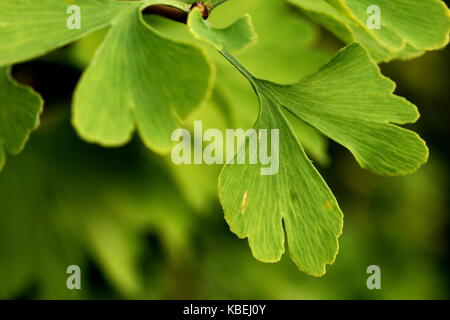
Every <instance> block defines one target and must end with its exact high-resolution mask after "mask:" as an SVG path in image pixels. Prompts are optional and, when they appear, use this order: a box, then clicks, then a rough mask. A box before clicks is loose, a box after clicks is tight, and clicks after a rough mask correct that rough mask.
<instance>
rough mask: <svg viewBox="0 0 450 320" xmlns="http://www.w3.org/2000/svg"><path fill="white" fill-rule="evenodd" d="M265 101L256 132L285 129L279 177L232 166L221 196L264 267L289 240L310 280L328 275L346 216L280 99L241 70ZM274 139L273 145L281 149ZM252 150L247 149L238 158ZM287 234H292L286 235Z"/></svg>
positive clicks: (237, 229)
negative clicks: (290, 122) (292, 126)
mask: <svg viewBox="0 0 450 320" xmlns="http://www.w3.org/2000/svg"><path fill="white" fill-rule="evenodd" d="M223 54H224V55H225V56H227V57H228V59H230V61H233V64H234V65H236V66H238V67H239V68H240V70H241V71H242V72H243V73H244V74H246V76H247V78H248V79H249V80H250V82H251V83H252V84H253V87H254V89H255V92H256V93H257V95H258V98H259V101H260V113H259V117H258V120H257V121H256V123H255V125H254V127H253V129H255V130H256V132H258V130H260V129H267V130H273V129H275V130H279V155H275V154H272V155H271V156H272V157H277V158H278V160H276V161H278V162H279V172H278V173H276V174H274V175H267V176H264V175H261V173H260V172H261V168H262V167H263V166H262V165H261V164H257V165H235V164H226V165H225V166H224V168H223V170H222V173H221V175H220V177H219V196H220V199H221V203H222V206H223V208H224V211H225V218H226V220H227V222H228V223H229V225H230V228H231V230H232V231H233V232H234V233H236V234H237V235H238V236H239V237H241V238H245V237H246V238H248V240H249V244H250V247H251V249H252V252H253V255H254V256H255V257H256V258H257V259H259V260H261V261H264V262H275V261H278V260H280V258H281V256H282V254H283V252H284V242H285V237H286V238H287V242H288V246H289V252H290V255H291V258H292V260H293V261H294V262H295V263H296V264H297V266H298V268H299V269H300V270H302V271H304V272H306V273H308V274H310V275H314V276H321V275H323V274H325V265H326V264H332V263H333V262H334V259H335V257H336V254H337V251H338V241H337V238H338V237H339V236H340V234H341V233H342V225H343V222H342V220H343V216H342V212H341V210H340V209H339V206H338V204H337V202H336V199H335V198H334V196H333V194H332V193H331V191H330V189H329V188H328V186H327V185H326V183H325V181H324V180H323V179H322V177H321V176H320V174H319V173H318V172H317V170H316V169H315V168H314V166H313V165H312V163H311V161H310V160H309V159H308V157H307V156H306V154H305V152H304V150H303V147H302V145H301V144H300V142H299V141H298V140H297V138H296V136H295V134H294V132H293V130H292V128H291V126H290V124H289V123H288V121H287V119H286V117H285V116H284V115H283V113H282V105H281V104H280V102H279V101H278V99H277V97H276V95H274V93H273V92H272V91H270V90H266V89H265V84H264V82H263V81H262V80H259V79H257V78H255V77H253V76H251V75H250V74H248V72H247V71H246V70H245V69H243V67H241V66H239V64H238V62H237V61H236V60H235V59H234V58H233V57H231V56H230V55H228V54H227V53H226V52H223ZM276 143H277V141H273V140H270V141H269V142H268V145H271V144H276ZM243 152H244V153H245V156H246V158H248V157H249V156H250V155H249V154H248V152H249V148H245V146H244V147H242V148H241V149H240V150H239V151H238V153H237V155H236V157H239V156H241V155H242V153H243ZM285 232H286V235H285Z"/></svg>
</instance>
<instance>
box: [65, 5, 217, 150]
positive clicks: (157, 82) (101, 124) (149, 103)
mask: <svg viewBox="0 0 450 320" xmlns="http://www.w3.org/2000/svg"><path fill="white" fill-rule="evenodd" d="M210 85H211V67H210V64H209V62H208V60H207V59H206V56H205V55H204V54H203V53H202V51H201V50H199V49H197V48H195V47H193V46H191V45H186V44H182V43H178V42H174V41H172V40H169V39H167V38H164V37H163V36H161V35H159V34H158V33H156V32H155V31H154V30H153V29H151V28H150V27H149V26H148V25H146V24H145V23H144V21H143V20H142V16H141V14H140V13H139V12H138V11H137V10H135V9H130V10H128V12H126V13H123V14H122V15H121V16H120V17H119V18H117V19H116V20H115V22H114V25H113V27H112V28H111V30H110V31H109V32H108V34H107V36H106V38H105V40H104V41H103V43H102V44H101V46H100V48H99V49H98V51H97V53H96V55H95V57H94V59H93V61H92V63H91V65H90V66H89V67H88V68H87V70H86V72H85V73H84V74H83V76H82V79H81V80H80V83H79V84H78V87H77V89H76V92H75V97H74V103H73V123H74V126H75V127H76V129H77V130H78V133H79V134H80V135H81V136H82V137H83V138H84V139H86V140H88V141H93V142H98V143H100V144H102V145H106V146H117V145H121V144H124V143H126V142H127V141H128V140H129V139H130V138H131V135H132V133H133V131H134V129H135V127H137V129H138V131H139V133H140V135H141V136H142V138H143V140H144V142H145V144H146V145H147V146H148V147H149V148H151V149H153V150H155V151H157V152H166V151H168V150H169V149H170V147H171V145H172V141H171V139H170V137H171V133H172V132H173V130H175V129H176V128H177V127H178V119H179V118H185V117H186V116H187V115H189V113H190V112H191V111H192V110H193V109H195V107H196V106H198V105H199V104H200V103H201V102H202V100H203V99H204V98H205V97H206V95H207V94H208V91H209V89H208V88H209V87H210Z"/></svg>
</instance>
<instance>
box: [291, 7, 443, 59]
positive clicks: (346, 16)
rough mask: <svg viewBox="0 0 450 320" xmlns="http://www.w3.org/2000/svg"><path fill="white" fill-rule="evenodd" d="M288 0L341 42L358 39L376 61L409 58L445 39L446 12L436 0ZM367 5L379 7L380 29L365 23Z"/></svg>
mask: <svg viewBox="0 0 450 320" xmlns="http://www.w3.org/2000/svg"><path fill="white" fill-rule="evenodd" d="M288 1H289V2H290V3H292V4H294V5H296V6H298V7H300V8H301V9H303V10H304V11H305V13H307V14H308V15H309V16H310V17H311V18H312V19H313V20H315V21H316V22H317V23H319V24H321V25H323V26H324V27H326V28H327V29H328V30H330V31H331V32H333V33H334V34H335V35H336V36H338V37H339V38H341V39H342V40H343V41H344V42H346V43H349V42H353V41H357V42H360V43H361V44H362V45H363V46H364V47H365V48H366V49H368V50H369V52H370V54H371V55H372V57H373V58H374V59H375V60H376V61H378V62H381V61H385V62H386V61H390V60H392V59H410V58H413V57H416V56H418V55H420V54H421V53H423V52H424V51H428V50H436V49H439V48H442V47H444V46H445V45H446V44H447V43H448V41H449V31H450V14H449V10H448V8H447V7H446V5H445V4H444V2H442V1H440V0H377V1H372V0H301V1H300V0H288ZM371 5H377V6H379V8H380V10H381V16H380V17H381V20H380V21H381V28H380V29H370V28H368V26H367V23H366V22H367V19H368V18H369V17H370V14H368V13H367V9H368V8H369V6H371ZM430 26H433V27H432V28H430Z"/></svg>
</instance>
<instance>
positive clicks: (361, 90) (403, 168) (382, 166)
mask: <svg viewBox="0 0 450 320" xmlns="http://www.w3.org/2000/svg"><path fill="white" fill-rule="evenodd" d="M265 87H266V89H267V90H271V91H274V92H276V95H277V97H278V99H279V101H280V103H281V104H282V105H283V106H284V107H285V108H287V109H288V110H290V111H291V112H293V113H294V114H295V115H297V116H298V117H299V118H301V119H303V120H304V121H305V122H307V123H308V124H310V125H312V126H314V127H316V128H317V129H319V130H320V131H321V132H322V133H323V134H325V135H326V136H328V137H329V138H331V139H333V140H335V141H336V142H338V143H340V144H342V145H343V146H345V147H347V148H348V149H349V150H350V151H351V152H352V153H353V155H354V156H355V158H356V160H357V161H358V163H359V164H360V165H361V166H362V167H363V168H366V169H370V170H371V171H373V172H375V173H380V174H385V175H402V174H409V173H412V172H414V171H416V169H417V168H418V167H420V166H421V165H422V164H423V163H425V162H426V161H427V158H428V149H427V147H426V145H425V143H424V141H423V140H422V139H420V137H419V136H418V135H417V134H416V133H414V132H412V131H409V130H406V129H403V128H400V127H398V126H396V125H394V124H405V123H412V122H415V121H416V120H417V118H418V117H419V113H418V112H417V109H416V107H415V106H414V105H413V104H411V103H410V102H408V101H407V100H405V99H404V98H401V97H398V96H396V95H394V94H393V92H394V89H395V84H394V83H393V82H392V81H391V80H389V79H387V78H385V77H383V76H382V75H381V73H380V71H379V68H378V67H377V65H376V64H375V63H374V62H373V61H372V60H371V59H370V58H369V56H368V55H367V53H366V51H365V50H364V49H363V48H362V47H361V46H360V45H358V44H351V45H349V46H347V47H346V48H345V49H343V50H341V51H340V52H339V53H337V54H336V56H335V57H334V58H333V59H332V60H331V61H330V62H329V63H328V64H326V65H324V66H323V67H322V68H321V69H320V70H319V71H318V72H317V73H315V74H313V75H310V76H308V77H305V78H303V79H302V80H301V81H300V82H299V83H298V84H294V85H288V86H281V85H274V84H273V83H269V82H267V83H266V86H265Z"/></svg>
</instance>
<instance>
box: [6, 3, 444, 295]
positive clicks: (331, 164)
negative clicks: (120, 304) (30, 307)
mask: <svg viewBox="0 0 450 320" xmlns="http://www.w3.org/2000/svg"><path fill="white" fill-rule="evenodd" d="M267 3H270V5H268V4H267ZM271 6H272V7H271ZM247 12H248V13H250V14H251V15H252V17H253V20H254V24H255V27H256V31H257V33H258V35H259V42H258V44H257V45H255V46H254V47H252V48H250V49H248V50H247V51H246V52H243V53H242V54H240V59H241V60H242V61H243V63H244V64H245V65H246V66H248V67H249V69H250V70H252V71H253V72H254V73H255V74H256V75H258V76H260V77H264V78H268V79H271V80H274V81H278V82H284V83H288V82H293V81H295V80H298V79H299V78H300V77H301V76H303V75H305V74H307V73H310V72H313V71H314V70H316V69H317V68H318V67H320V66H321V65H322V64H323V63H324V62H326V61H327V60H328V59H329V58H331V57H332V55H333V54H334V53H335V52H336V51H337V50H338V49H339V48H340V47H342V46H343V44H342V43H340V42H339V41H338V40H337V39H336V38H334V37H333V36H332V35H331V34H329V33H328V32H327V31H325V30H323V29H320V28H319V27H317V26H316V25H314V24H313V23H311V22H310V21H309V20H308V19H307V18H305V17H303V16H302V15H301V13H300V12H298V11H297V10H296V9H294V8H291V7H289V6H287V5H284V4H283V3H282V2H280V1H272V0H264V1H259V0H252V1H249V0H246V1H245V3H244V2H242V1H241V2H239V5H233V1H231V2H228V3H226V4H225V5H223V6H221V7H219V8H217V9H216V10H215V11H214V12H213V15H212V17H211V19H212V20H213V21H214V22H215V23H216V24H217V25H219V26H225V25H227V24H228V23H230V22H231V21H233V20H234V19H236V18H237V17H239V16H241V15H242V14H243V13H247ZM145 18H146V20H148V22H149V23H151V24H152V26H154V27H155V28H157V29H158V30H159V31H160V32H162V33H165V34H167V35H168V36H170V37H174V38H178V39H183V40H184V41H195V40H193V39H192V37H191V36H190V35H189V33H188V32H187V30H186V27H185V26H184V25H182V24H179V23H175V22H172V21H168V20H165V19H164V18H160V17H154V16H146V17H145ZM105 33H106V30H102V31H99V32H96V33H94V34H91V35H90V36H89V37H87V38H84V39H83V40H81V41H79V42H77V43H75V44H73V45H70V46H67V47H64V48H62V49H60V50H58V51H56V52H53V53H51V54H49V55H47V56H44V57H42V58H39V59H37V60H34V61H31V62H28V63H25V64H21V65H17V66H15V67H14V70H13V71H14V72H13V74H14V76H15V78H16V79H18V80H19V81H21V82H22V83H25V84H29V85H32V86H33V87H34V88H35V89H36V90H37V91H38V92H39V93H41V94H42V96H43V98H44V100H45V101H46V105H45V111H44V114H43V116H42V119H41V121H42V123H41V126H40V128H39V129H38V130H37V131H35V132H34V133H33V134H32V136H31V139H30V141H29V144H28V145H27V147H26V149H25V150H24V152H22V153H21V154H20V155H18V156H15V157H11V158H10V159H9V160H8V163H7V164H6V167H5V168H4V170H3V171H2V172H1V173H0V298H1V299H8V298H21V299H29V298H31V299H36V298H42V299H100V298H104V299H113V298H126V299H448V298H449V291H450V289H449V274H448V265H449V259H448V243H447V240H448V227H449V220H448V201H449V195H448V172H447V170H448V156H449V149H448V144H447V142H448V141H449V135H448V133H449V132H448V124H447V121H448V119H449V109H448V101H449V98H450V97H449V95H450V90H449V83H450V79H449V77H450V74H449V72H448V70H450V59H449V58H450V52H449V50H448V49H447V50H441V51H437V52H432V53H428V54H426V55H424V56H422V57H419V58H417V59H415V60H412V61H408V62H398V61H397V62H392V63H389V64H383V65H381V68H382V71H383V73H384V74H385V75H387V76H389V77H390V78H392V79H393V80H394V81H395V82H396V83H397V85H398V88H397V91H396V93H397V94H399V95H401V96H404V97H406V98H407V99H408V100H410V101H411V102H413V103H415V104H416V105H418V107H419V109H420V112H421V114H422V117H421V119H420V120H419V121H418V122H417V123H416V124H415V125H413V126H410V127H412V128H413V129H414V130H415V131H417V132H418V133H420V135H421V136H422V137H423V138H424V139H425V140H426V141H427V143H428V146H429V148H430V160H429V162H428V164H426V165H425V166H423V167H422V168H421V169H420V170H419V171H418V172H417V173H415V174H413V175H410V176H406V177H381V176H376V175H373V174H371V173H369V172H366V171H364V170H362V169H361V168H359V167H358V165H357V163H356V161H355V160H354V159H353V158H352V156H351V155H350V153H349V152H347V151H346V150H345V149H344V148H342V147H340V146H338V145H336V144H334V143H328V141H327V140H325V138H323V137H322V136H320V135H319V134H318V133H317V132H315V131H314V130H312V129H311V128H310V127H307V126H306V125H305V124H303V123H300V122H298V123H297V124H296V125H295V129H296V131H297V133H298V134H299V137H300V139H301V140H302V143H304V144H305V148H306V149H307V151H308V153H309V154H310V156H311V157H312V159H313V160H314V162H315V163H316V165H317V166H318V168H319V170H320V171H321V173H322V175H323V176H324V178H325V180H326V181H327V183H328V184H329V185H330V187H331V189H332V190H333V192H334V193H335V195H336V197H337V199H338V201H339V203H340V205H341V208H342V210H343V212H344V214H345V227H344V234H343V236H342V237H341V240H340V252H339V255H338V257H337V260H336V262H335V264H334V265H332V266H329V267H328V272H327V274H326V275H325V276H324V277H322V278H313V277H309V276H307V275H305V274H303V273H301V272H300V271H298V270H297V269H296V267H295V266H294V264H293V262H291V261H290V259H289V257H288V255H285V256H284V257H283V259H282V261H281V262H279V263H275V264H265V263H261V262H258V261H256V260H255V259H254V258H253V257H252V255H251V252H250V249H249V247H248V244H247V242H246V241H244V240H239V239H238V238H237V237H236V236H235V235H233V234H232V233H231V232H230V231H229V228H228V226H227V224H226V222H225V221H224V219H223V211H222V209H221V207H220V204H219V202H218V198H217V190H216V186H217V176H218V174H219V172H220V166H206V165H205V166H203V165H201V166H188V165H185V166H175V165H173V164H172V163H171V161H170V157H161V156H158V155H155V154H153V153H151V152H150V151H148V150H147V149H146V148H145V147H144V146H143V144H142V143H141V141H140V140H139V139H138V138H135V139H134V140H133V142H132V143H130V144H129V145H127V146H124V147H121V148H116V149H105V148H102V147H100V146H97V145H91V144H88V143H86V142H84V141H82V140H81V139H80V138H79V137H78V136H77V135H76V133H75V131H74V129H73V128H72V126H71V123H70V112H71V111H70V103H71V96H72V93H73V90H74V88H75V86H76V83H77V81H78V78H79V76H80V75H81V73H82V71H83V69H84V68H85V67H86V65H87V64H88V63H89V61H90V59H91V57H92V55H93V53H94V52H95V49H96V47H97V46H98V44H99V43H100V42H101V39H102V38H103V36H104V35H105ZM196 43H197V44H198V45H202V44H199V43H198V42H196ZM205 50H208V52H209V53H210V54H211V56H212V58H213V60H214V62H215V64H216V66H217V68H216V69H217V80H216V86H215V88H214V91H213V93H212V94H211V98H210V99H209V101H207V102H206V103H205V104H204V105H203V106H202V107H201V108H200V109H199V110H198V111H196V112H195V113H194V114H193V115H192V116H191V117H190V119H188V121H186V122H185V125H186V127H191V126H192V125H193V120H203V122H204V124H205V125H204V127H214V128H221V129H224V128H237V127H243V128H248V127H250V126H251V124H252V123H253V121H254V120H255V119H256V112H257V103H256V97H255V96H254V95H253V93H252V92H251V89H250V88H249V86H248V84H247V83H246V81H245V80H244V79H243V78H242V77H240V75H239V74H238V73H237V72H236V71H234V70H233V68H232V67H230V66H228V65H227V64H226V63H225V61H224V60H223V59H222V58H221V57H219V56H218V55H217V54H216V53H214V52H213V51H212V50H210V49H208V48H207V47H205ZM111 67H112V68H113V67H114V66H111ZM73 264H75V265H79V266H80V267H81V270H82V289H81V290H68V289H67V287H66V279H67V277H68V275H67V274H66V268H67V266H69V265H73ZM372 264H375V265H379V266H380V267H381V272H382V289H381V290H369V289H367V287H366V279H367V277H368V274H366V269H367V267H368V266H369V265H372Z"/></svg>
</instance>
